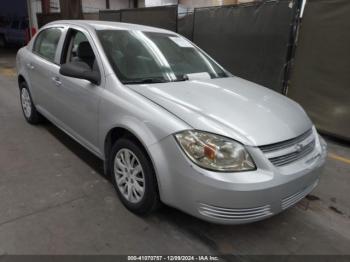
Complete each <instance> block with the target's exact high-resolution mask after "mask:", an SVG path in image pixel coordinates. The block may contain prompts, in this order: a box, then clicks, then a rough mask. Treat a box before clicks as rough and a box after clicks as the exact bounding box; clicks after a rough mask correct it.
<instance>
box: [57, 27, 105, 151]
mask: <svg viewBox="0 0 350 262" xmlns="http://www.w3.org/2000/svg"><path fill="white" fill-rule="evenodd" d="M91 40H92V39H90V36H89V34H88V32H84V31H83V30H79V29H75V28H70V29H69V30H68V32H67V36H66V39H65V44H64V46H63V49H62V55H61V64H64V63H69V62H74V61H79V62H84V63H87V64H88V65H89V67H91V70H98V71H99V72H100V75H101V79H102V72H101V71H100V68H102V67H101V63H100V61H99V60H98V59H97V56H96V54H97V52H96V49H95V50H94V45H93V42H92V41H91ZM56 79H57V82H58V83H59V85H57V88H56V101H57V107H56V108H57V112H56V114H57V115H58V118H59V120H60V121H61V125H62V126H63V128H64V129H66V130H67V131H68V132H69V133H70V134H72V135H73V136H74V137H75V138H76V139H77V140H79V142H81V143H82V144H83V145H85V146H86V147H88V148H89V149H90V150H92V151H94V152H95V153H97V154H99V153H100V152H98V118H99V103H100V94H101V92H102V91H103V87H104V80H103V79H102V80H101V83H100V84H99V85H95V84H93V83H91V82H89V81H87V80H84V79H78V78H72V77H67V76H63V75H61V74H57V75H56Z"/></svg>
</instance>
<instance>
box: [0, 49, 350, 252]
mask: <svg viewBox="0 0 350 262" xmlns="http://www.w3.org/2000/svg"><path fill="white" fill-rule="evenodd" d="M14 53H15V52H14V51H11V50H0V255H1V254H135V253H137V254H203V253H205V254H222V253H224V254H350V197H349V189H350V172H349V171H350V160H349V159H350V149H349V145H347V146H346V145H342V144H339V143H337V142H334V141H332V140H329V139H328V144H329V152H330V157H329V159H328V161H327V164H326V167H325V169H324V172H323V174H322V179H321V182H320V184H319V186H318V187H317V188H316V189H315V191H314V192H313V193H312V195H311V196H309V197H308V198H306V199H304V200H302V201H301V202H300V203H299V204H298V205H297V206H295V207H293V208H290V209H289V210H287V211H286V212H283V213H281V214H279V215H277V216H274V217H272V218H270V219H267V220H265V221H261V222H258V223H254V224H248V225H243V226H242V225H241V226H220V225H213V224H209V223H206V222H203V221H200V220H198V219H196V218H193V217H190V216H188V215H186V214H184V213H182V212H180V211H177V210H175V209H172V208H169V207H164V208H163V209H161V210H160V211H159V212H157V213H155V214H153V215H151V216H148V217H146V218H141V217H138V216H135V215H133V214H132V213H130V212H128V211H127V210H126V209H125V208H124V207H123V206H122V204H121V202H120V201H119V200H118V198H117V197H116V194H115V192H114V189H113V188H112V185H111V184H110V183H109V182H108V181H107V180H106V179H105V178H104V177H103V175H102V162H101V161H100V160H98V159H97V158H96V157H94V156H93V155H92V154H91V153H89V152H88V151H86V150H85V149H84V148H82V147H81V146H80V145H78V144H77V143H76V142H74V141H73V140H71V139H70V138H69V137H68V136H67V135H65V134H64V133H62V132H61V131H60V130H59V129H57V128H56V127H54V126H53V125H52V124H50V123H45V124H43V125H40V126H31V125H29V124H27V123H26V122H25V120H24V118H23V116H22V112H21V109H20V105H19V95H18V88H17V83H16V76H15V70H14V68H13V67H14Z"/></svg>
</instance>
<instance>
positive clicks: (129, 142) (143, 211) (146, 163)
mask: <svg viewBox="0 0 350 262" xmlns="http://www.w3.org/2000/svg"><path fill="white" fill-rule="evenodd" d="M122 149H127V150H130V151H131V152H132V153H133V154H135V155H136V157H137V159H138V160H139V163H140V164H141V167H142V170H143V176H144V181H145V183H144V193H143V197H142V199H141V200H140V202H138V203H132V202H130V201H129V200H127V199H126V198H125V197H124V196H123V194H122V192H121V191H120V189H119V187H118V185H117V181H116V175H115V174H114V160H115V158H116V155H117V153H118V152H119V151H120V150H122ZM109 159H110V160H109V170H110V175H111V178H112V181H113V185H114V188H115V190H116V192H117V194H118V196H119V198H120V200H121V201H122V203H123V204H124V206H125V207H126V208H127V209H129V210H130V211H131V212H133V213H135V214H138V215H147V214H149V213H151V212H153V211H155V210H156V209H157V208H158V207H159V206H160V200H159V193H158V185H157V179H156V175H155V172H154V168H153V165H152V162H151V160H150V159H149V157H148V155H147V152H145V150H144V149H143V148H142V146H141V145H139V143H137V142H135V141H133V139H132V138H128V137H123V138H120V139H118V140H117V141H116V142H115V143H114V145H113V147H112V150H111V155H110V157H109ZM135 182H136V181H135Z"/></svg>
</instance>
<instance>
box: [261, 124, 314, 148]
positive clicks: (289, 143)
mask: <svg viewBox="0 0 350 262" xmlns="http://www.w3.org/2000/svg"><path fill="white" fill-rule="evenodd" d="M311 134H312V129H310V130H308V131H306V132H305V133H303V134H302V135H300V136H297V137H295V138H292V139H289V140H285V141H282V142H279V143H274V144H270V145H266V146H260V147H259V148H260V149H261V151H263V152H264V153H268V152H272V151H277V150H281V149H284V148H287V147H290V146H293V145H296V144H298V143H300V142H301V141H303V140H304V139H306V138H307V137H309V136H310V135H311Z"/></svg>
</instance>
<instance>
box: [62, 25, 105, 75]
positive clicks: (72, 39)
mask: <svg viewBox="0 0 350 262" xmlns="http://www.w3.org/2000/svg"><path fill="white" fill-rule="evenodd" d="M62 55H63V57H62V61H61V62H62V64H64V63H74V62H78V63H84V64H87V65H88V66H89V67H90V69H91V70H93V71H97V72H98V71H99V69H98V65H97V61H96V56H95V54H94V51H93V49H92V47H91V44H90V42H89V40H88V39H87V37H86V36H85V34H84V33H82V32H81V31H78V30H75V29H70V30H69V33H68V34H67V39H66V43H65V46H64V50H63V53H62Z"/></svg>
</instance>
